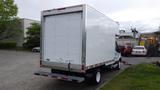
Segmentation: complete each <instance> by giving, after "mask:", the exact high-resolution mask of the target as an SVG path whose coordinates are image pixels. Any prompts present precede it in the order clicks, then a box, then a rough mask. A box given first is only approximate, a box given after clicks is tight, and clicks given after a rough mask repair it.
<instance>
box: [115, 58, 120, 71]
mask: <svg viewBox="0 0 160 90" xmlns="http://www.w3.org/2000/svg"><path fill="white" fill-rule="evenodd" d="M115 64H116V67H115V69H116V70H120V69H121V60H119V61H117V62H116V63H115Z"/></svg>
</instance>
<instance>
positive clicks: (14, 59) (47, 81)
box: [0, 50, 160, 90]
mask: <svg viewBox="0 0 160 90" xmlns="http://www.w3.org/2000/svg"><path fill="white" fill-rule="evenodd" d="M123 60H124V61H126V62H128V63H131V64H139V63H143V62H151V61H157V60H160V58H158V57H152V58H148V57H127V58H126V57H125V58H123ZM126 67H127V66H125V65H122V69H121V70H119V71H114V70H112V71H107V72H105V73H103V77H102V82H101V84H100V85H102V84H103V83H104V82H107V81H109V80H111V79H112V78H113V77H114V76H115V75H117V74H118V73H119V72H121V71H122V70H124V69H125V68H126ZM38 70H40V68H39V53H32V52H23V51H7V50H0V90H75V89H76V90H95V89H96V88H98V87H99V86H100V85H98V86H93V85H91V84H88V83H80V84H79V83H75V82H66V81H59V80H55V79H52V78H47V77H40V76H35V75H34V72H36V71H38ZM45 70H48V69H45ZM48 71H49V70H48Z"/></svg>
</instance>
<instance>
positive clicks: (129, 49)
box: [120, 45, 132, 56]
mask: <svg viewBox="0 0 160 90" xmlns="http://www.w3.org/2000/svg"><path fill="white" fill-rule="evenodd" d="M120 52H121V54H122V55H123V56H128V55H131V52H132V47H131V46H130V45H126V46H121V47H120Z"/></svg>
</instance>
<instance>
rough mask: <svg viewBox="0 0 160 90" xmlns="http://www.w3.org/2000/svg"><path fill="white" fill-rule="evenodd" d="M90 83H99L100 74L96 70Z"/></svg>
mask: <svg viewBox="0 0 160 90" xmlns="http://www.w3.org/2000/svg"><path fill="white" fill-rule="evenodd" d="M92 82H93V83H94V84H99V83H100V82H101V72H100V70H96V71H95V72H94V73H93V77H92Z"/></svg>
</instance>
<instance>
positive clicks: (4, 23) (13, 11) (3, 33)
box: [0, 0, 21, 40]
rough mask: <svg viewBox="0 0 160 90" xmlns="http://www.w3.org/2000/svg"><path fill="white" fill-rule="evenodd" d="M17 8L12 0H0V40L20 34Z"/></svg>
mask: <svg viewBox="0 0 160 90" xmlns="http://www.w3.org/2000/svg"><path fill="white" fill-rule="evenodd" d="M17 13H18V8H17V5H16V4H14V0H0V40H3V39H8V38H14V37H15V36H17V35H20V32H21V30H20V27H19V26H20V20H19V18H18V17H17Z"/></svg>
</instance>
